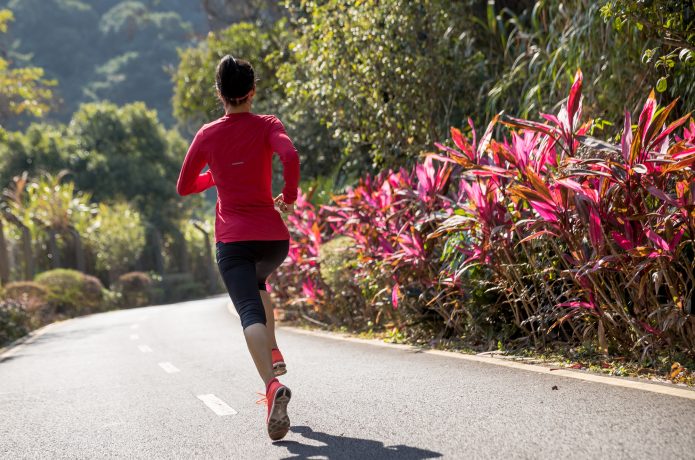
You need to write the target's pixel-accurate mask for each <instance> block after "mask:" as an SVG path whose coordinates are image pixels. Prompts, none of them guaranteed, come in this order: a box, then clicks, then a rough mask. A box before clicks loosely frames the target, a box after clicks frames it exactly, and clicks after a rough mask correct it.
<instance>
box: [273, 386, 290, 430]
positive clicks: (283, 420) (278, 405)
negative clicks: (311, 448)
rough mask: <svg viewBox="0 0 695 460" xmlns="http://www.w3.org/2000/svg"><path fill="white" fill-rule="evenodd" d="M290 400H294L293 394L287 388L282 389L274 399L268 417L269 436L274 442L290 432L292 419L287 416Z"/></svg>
mask: <svg viewBox="0 0 695 460" xmlns="http://www.w3.org/2000/svg"><path fill="white" fill-rule="evenodd" d="M290 398H292V392H291V391H290V389H289V388H287V387H286V386H283V387H282V388H280V389H279V390H278V391H277V392H276V393H275V398H273V405H272V407H271V408H270V416H269V417H268V436H270V439H272V440H273V441H278V440H280V439H282V438H284V437H285V435H286V434H287V432H288V431H289V430H290V417H289V416H288V415H287V404H288V403H289V402H290Z"/></svg>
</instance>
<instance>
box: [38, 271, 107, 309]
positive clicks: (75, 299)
mask: <svg viewBox="0 0 695 460" xmlns="http://www.w3.org/2000/svg"><path fill="white" fill-rule="evenodd" d="M35 281H36V282H37V283H39V284H41V285H42V286H44V287H45V288H46V289H47V290H48V292H49V296H48V300H49V302H51V303H52V304H53V305H54V306H55V307H56V313H59V314H64V315H67V316H77V315H84V314H87V313H92V312H94V311H99V310H101V309H102V302H103V299H104V294H103V290H104V286H103V285H102V284H101V281H99V278H96V277H94V276H91V275H86V274H84V273H82V272H79V271H77V270H71V269H65V268H58V269H55V270H48V271H45V272H43V273H39V274H38V275H37V276H36V278H35Z"/></svg>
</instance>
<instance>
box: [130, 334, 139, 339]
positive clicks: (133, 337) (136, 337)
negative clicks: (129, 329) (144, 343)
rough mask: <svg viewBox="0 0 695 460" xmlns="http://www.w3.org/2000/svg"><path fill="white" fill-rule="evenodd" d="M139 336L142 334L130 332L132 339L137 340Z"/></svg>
mask: <svg viewBox="0 0 695 460" xmlns="http://www.w3.org/2000/svg"><path fill="white" fill-rule="evenodd" d="M139 338H140V336H139V335H137V334H130V340H137V339H139Z"/></svg>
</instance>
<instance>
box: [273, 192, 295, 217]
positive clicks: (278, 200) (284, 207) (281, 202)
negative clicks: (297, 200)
mask: <svg viewBox="0 0 695 460" xmlns="http://www.w3.org/2000/svg"><path fill="white" fill-rule="evenodd" d="M275 206H277V207H278V209H279V210H280V211H281V212H284V213H291V212H294V203H292V204H287V203H285V197H284V196H283V195H282V193H281V194H279V195H278V196H276V197H275Z"/></svg>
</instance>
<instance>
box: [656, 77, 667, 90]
mask: <svg viewBox="0 0 695 460" xmlns="http://www.w3.org/2000/svg"><path fill="white" fill-rule="evenodd" d="M666 88H668V82H667V81H666V77H661V78H659V80H658V81H657V82H656V90H657V91H658V92H660V93H663V92H664V91H666Z"/></svg>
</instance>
